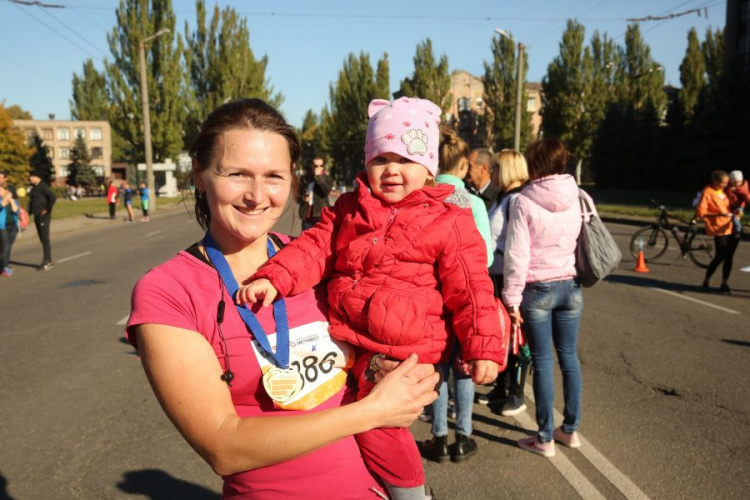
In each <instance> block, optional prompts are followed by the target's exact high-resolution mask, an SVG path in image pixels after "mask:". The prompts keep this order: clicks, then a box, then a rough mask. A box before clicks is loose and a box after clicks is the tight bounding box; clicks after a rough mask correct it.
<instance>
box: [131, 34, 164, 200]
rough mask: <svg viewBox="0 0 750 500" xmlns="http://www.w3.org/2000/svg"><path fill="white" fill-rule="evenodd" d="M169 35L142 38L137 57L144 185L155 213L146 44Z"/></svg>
mask: <svg viewBox="0 0 750 500" xmlns="http://www.w3.org/2000/svg"><path fill="white" fill-rule="evenodd" d="M167 33H169V30H168V29H167V28H164V29H163V30H159V31H157V32H156V33H154V34H153V35H151V36H149V37H146V38H144V39H143V40H141V42H140V43H139V44H138V49H139V50H138V55H139V57H140V66H141V104H142V106H143V135H144V139H145V147H146V151H145V153H146V184H147V185H148V194H149V196H150V197H152V198H151V199H152V200H153V201H152V202H151V210H152V211H154V212H155V211H156V205H157V203H156V189H155V187H156V186H155V182H154V160H153V152H152V150H151V114H150V107H149V104H148V82H147V81H146V43H147V42H150V41H151V40H153V39H154V38H156V37H158V36H161V35H164V34H167Z"/></svg>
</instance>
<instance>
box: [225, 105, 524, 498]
mask: <svg viewBox="0 0 750 500" xmlns="http://www.w3.org/2000/svg"><path fill="white" fill-rule="evenodd" d="M368 115H369V116H370V121H369V123H368V127H367V139H366V142H365V165H366V172H364V173H362V174H360V175H359V176H358V177H357V181H356V182H357V188H356V189H355V191H354V192H352V193H346V194H343V195H341V197H340V198H339V199H338V200H337V201H336V204H335V205H334V206H333V207H332V208H330V209H329V208H326V209H324V211H323V213H322V217H321V221H320V222H319V223H318V224H316V225H315V226H313V227H312V228H311V229H308V230H307V231H305V232H304V233H302V235H301V236H300V237H299V238H298V239H297V240H295V241H294V242H292V243H291V244H290V245H287V246H286V247H285V248H284V249H283V250H282V251H280V252H279V253H278V254H277V255H276V257H274V258H273V259H271V260H270V261H269V262H268V264H267V265H266V266H264V267H263V268H261V269H260V270H259V271H258V272H257V273H256V274H255V275H254V276H253V277H252V279H253V280H254V281H253V282H252V283H250V284H249V285H247V286H245V287H242V288H240V290H239V291H238V293H237V297H236V300H237V302H238V303H244V302H255V301H256V300H263V304H264V305H266V306H267V305H269V304H270V303H271V302H272V301H273V300H274V298H275V297H276V296H277V294H280V295H281V296H289V295H296V294H298V293H301V292H302V291H304V290H308V289H310V288H311V287H313V286H314V285H316V284H318V283H319V282H321V281H323V280H327V281H328V306H329V321H330V332H331V336H332V337H334V338H336V339H339V340H345V341H347V342H349V343H350V344H352V345H353V346H355V348H356V349H357V361H356V363H355V365H354V367H353V368H352V374H353V376H354V377H355V379H356V381H357V384H358V398H362V397H364V396H365V395H367V394H368V393H369V392H370V390H371V389H372V387H373V384H374V374H375V372H377V371H378V370H379V365H378V359H379V358H382V357H388V358H391V359H396V360H403V359H405V358H406V357H408V356H409V354H411V353H413V352H416V353H417V354H418V355H419V361H420V362H421V363H433V364H434V363H438V362H440V361H446V360H447V356H448V354H449V352H450V347H451V344H452V340H453V335H454V332H455V334H456V335H457V336H458V339H459V340H460V342H461V346H462V357H463V359H464V360H466V361H467V362H468V363H469V365H470V371H471V373H472V375H473V378H474V381H475V382H476V383H478V384H485V383H488V382H491V381H492V380H494V379H495V378H496V376H497V373H498V369H499V368H501V367H504V365H505V363H506V358H507V352H506V342H505V338H507V326H508V324H509V323H508V321H503V318H507V313H505V310H504V309H503V308H502V305H500V304H499V302H496V301H495V298H494V297H493V293H492V282H491V281H490V278H489V274H488V272H487V250H486V244H485V242H484V240H483V239H482V237H481V236H480V235H479V232H478V231H477V227H476V224H475V223H474V219H473V217H472V213H471V210H470V207H471V202H470V200H469V198H468V197H467V196H465V195H464V194H461V193H456V192H454V187H453V186H451V185H435V183H434V177H435V175H436V172H437V166H438V143H439V125H440V108H439V107H438V106H436V105H435V104H433V103H432V102H430V101H427V100H423V99H416V98H406V97H402V98H400V99H397V100H396V101H394V102H392V103H391V102H388V101H385V100H382V99H376V100H374V101H372V102H371V103H370V105H369V107H368ZM503 315H504V316H503ZM357 442H358V443H359V446H360V448H361V449H362V452H363V456H364V457H365V461H366V463H367V465H368V466H369V467H370V469H371V470H372V471H373V472H374V473H375V474H377V475H378V476H379V477H380V478H381V479H382V480H383V482H384V483H385V484H386V487H387V488H388V491H389V494H390V496H391V498H392V499H397V500H401V499H421V498H425V493H424V472H423V470H422V461H421V457H420V455H419V450H418V449H417V447H416V443H415V442H414V439H413V437H412V436H411V433H410V432H409V430H408V429H405V428H396V429H373V430H371V431H368V432H365V433H363V434H359V435H358V436H357Z"/></svg>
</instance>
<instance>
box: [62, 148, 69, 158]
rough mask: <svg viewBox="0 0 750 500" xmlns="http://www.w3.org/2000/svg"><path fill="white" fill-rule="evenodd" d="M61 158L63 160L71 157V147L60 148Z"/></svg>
mask: <svg viewBox="0 0 750 500" xmlns="http://www.w3.org/2000/svg"><path fill="white" fill-rule="evenodd" d="M60 158H62V159H63V160H68V159H70V148H60Z"/></svg>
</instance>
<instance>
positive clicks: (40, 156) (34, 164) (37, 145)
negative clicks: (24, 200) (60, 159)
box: [29, 134, 55, 184]
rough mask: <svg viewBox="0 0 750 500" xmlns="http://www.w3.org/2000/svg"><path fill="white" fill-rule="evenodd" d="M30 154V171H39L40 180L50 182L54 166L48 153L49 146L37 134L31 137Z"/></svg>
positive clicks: (53, 173)
mask: <svg viewBox="0 0 750 500" xmlns="http://www.w3.org/2000/svg"><path fill="white" fill-rule="evenodd" d="M31 146H32V149H31V151H32V155H31V160H30V161H29V163H30V164H31V171H32V172H40V173H41V174H42V175H41V177H42V180H43V181H44V182H46V183H47V184H51V183H52V181H53V180H55V166H54V165H53V164H52V158H50V155H49V147H47V146H46V145H45V144H44V141H43V140H42V138H41V137H39V135H38V134H34V135H33V136H32V137H31Z"/></svg>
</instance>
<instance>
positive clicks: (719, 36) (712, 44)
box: [701, 28, 724, 87]
mask: <svg viewBox="0 0 750 500" xmlns="http://www.w3.org/2000/svg"><path fill="white" fill-rule="evenodd" d="M701 52H703V60H704V62H705V67H706V83H707V84H708V85H709V87H716V86H717V85H718V83H719V81H720V80H721V76H722V74H723V72H724V32H723V31H722V30H720V29H717V30H716V31H714V30H712V29H711V28H708V29H707V30H706V39H705V40H703V42H702V43H701Z"/></svg>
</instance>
